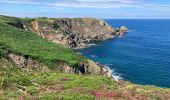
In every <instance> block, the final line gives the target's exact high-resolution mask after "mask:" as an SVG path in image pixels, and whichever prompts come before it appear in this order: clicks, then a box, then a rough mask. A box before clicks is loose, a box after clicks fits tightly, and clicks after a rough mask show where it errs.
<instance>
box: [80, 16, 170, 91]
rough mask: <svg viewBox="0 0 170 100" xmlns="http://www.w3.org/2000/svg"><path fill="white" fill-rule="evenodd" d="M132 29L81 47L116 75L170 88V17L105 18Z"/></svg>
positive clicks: (142, 83) (112, 24)
mask: <svg viewBox="0 0 170 100" xmlns="http://www.w3.org/2000/svg"><path fill="white" fill-rule="evenodd" d="M105 21H106V22H108V23H109V24H110V25H111V26H113V27H120V26H122V25H124V26H126V27H128V29H129V30H130V31H129V32H128V33H126V34H125V35H124V36H123V37H118V38H114V39H109V40H106V41H102V42H96V43H95V44H96V45H93V46H91V47H89V48H85V49H80V50H78V52H80V53H81V54H82V55H84V56H85V57H87V58H89V59H92V60H94V61H96V62H100V63H101V64H104V65H107V66H108V67H109V68H110V69H112V70H113V76H115V78H119V79H124V80H127V81H130V82H132V83H136V84H141V85H154V86H160V87H168V88H169V87H170V84H169V83H170V19H105Z"/></svg>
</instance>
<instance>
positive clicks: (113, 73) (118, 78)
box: [106, 66, 123, 82]
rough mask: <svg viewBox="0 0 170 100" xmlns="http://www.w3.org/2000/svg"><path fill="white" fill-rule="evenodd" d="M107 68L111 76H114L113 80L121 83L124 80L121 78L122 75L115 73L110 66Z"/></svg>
mask: <svg viewBox="0 0 170 100" xmlns="http://www.w3.org/2000/svg"><path fill="white" fill-rule="evenodd" d="M106 68H107V69H108V71H109V73H108V74H109V75H112V77H113V79H114V80H115V81H117V82H118V81H119V80H122V79H123V78H122V77H121V75H120V74H117V73H116V72H115V71H114V69H111V68H109V67H108V66H106Z"/></svg>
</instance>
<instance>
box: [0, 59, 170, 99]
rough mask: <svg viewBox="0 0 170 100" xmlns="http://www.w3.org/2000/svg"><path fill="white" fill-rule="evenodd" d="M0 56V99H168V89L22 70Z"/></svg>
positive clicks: (93, 77)
mask: <svg viewBox="0 0 170 100" xmlns="http://www.w3.org/2000/svg"><path fill="white" fill-rule="evenodd" d="M13 66H14V65H13V64H11V63H10V62H9V61H7V60H6V59H3V58H2V59H0V76H1V77H0V97H1V98H0V99H12V98H13V99H19V100H23V98H27V99H33V100H37V99H41V100H95V99H98V100H113V99H119V100H120V99H121V100H127V99H128V100H132V99H135V100H168V99H169V98H170V89H163V88H158V87H153V86H152V87H151V86H139V85H134V84H131V83H128V82H127V83H124V84H118V83H117V82H115V81H112V80H111V79H109V78H107V77H100V76H82V75H75V74H64V73H57V72H54V71H53V70H50V69H49V70H46V71H29V72H28V71H24V70H21V69H19V68H17V67H15V66H14V67H13Z"/></svg>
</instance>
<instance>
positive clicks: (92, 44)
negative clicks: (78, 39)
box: [88, 43, 99, 46]
mask: <svg viewBox="0 0 170 100" xmlns="http://www.w3.org/2000/svg"><path fill="white" fill-rule="evenodd" d="M88 46H99V45H97V44H94V43H91V44H88Z"/></svg>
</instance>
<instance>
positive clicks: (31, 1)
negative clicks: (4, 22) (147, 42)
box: [0, 0, 170, 19]
mask: <svg viewBox="0 0 170 100" xmlns="http://www.w3.org/2000/svg"><path fill="white" fill-rule="evenodd" d="M0 14H1V15H12V16H19V17H95V18H115V19H170V0H0Z"/></svg>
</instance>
